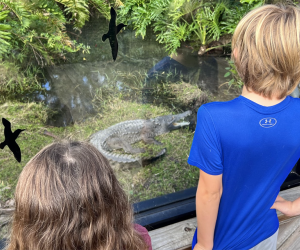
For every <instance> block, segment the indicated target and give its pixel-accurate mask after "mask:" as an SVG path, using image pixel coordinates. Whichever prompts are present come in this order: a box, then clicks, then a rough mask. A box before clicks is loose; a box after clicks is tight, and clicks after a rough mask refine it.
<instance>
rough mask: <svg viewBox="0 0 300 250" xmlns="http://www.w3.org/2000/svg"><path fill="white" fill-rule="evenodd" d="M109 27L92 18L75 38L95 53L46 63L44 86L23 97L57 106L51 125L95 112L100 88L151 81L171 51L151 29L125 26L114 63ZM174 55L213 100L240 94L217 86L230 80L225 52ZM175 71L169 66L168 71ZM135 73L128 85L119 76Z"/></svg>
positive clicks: (138, 96)
mask: <svg viewBox="0 0 300 250" xmlns="http://www.w3.org/2000/svg"><path fill="white" fill-rule="evenodd" d="M107 29H108V22H107V21H106V20H105V19H101V18H100V19H99V18H93V19H91V21H90V22H89V23H88V24H87V25H86V26H85V27H84V28H83V30H82V34H81V35H80V36H79V37H76V36H73V37H72V38H73V39H75V38H76V40H77V42H81V43H84V44H86V45H89V46H90V47H91V50H90V52H91V53H90V54H82V53H81V52H78V53H75V54H72V55H69V56H68V61H67V62H66V63H65V64H61V65H57V66H50V67H46V68H45V75H46V79H45V82H44V83H43V84H42V86H43V87H44V88H45V90H44V91H40V92H36V93H31V94H27V95H25V96H23V97H22V99H27V100H34V101H43V102H45V103H46V104H47V105H49V106H50V107H51V108H53V109H56V110H58V111H59V113H58V114H57V115H56V116H55V117H52V119H51V120H49V121H48V124H49V125H52V126H67V125H69V124H71V123H73V122H81V121H84V120H85V119H86V118H87V117H90V116H94V115H95V114H96V111H95V109H94V107H93V104H92V100H93V98H94V94H95V93H96V91H97V90H98V91H99V90H100V89H101V88H103V87H112V85H114V86H113V87H114V88H116V91H120V92H122V91H125V92H126V91H127V92H128V91H129V90H130V88H131V89H132V87H134V88H141V86H143V84H147V83H145V82H146V79H145V77H143V76H145V74H146V73H147V72H148V71H149V70H150V69H151V68H152V67H153V66H154V65H155V64H157V63H159V62H160V61H161V60H162V59H163V58H164V57H166V56H168V55H167V53H166V52H165V49H164V47H163V46H162V45H161V44H159V43H158V42H156V41H155V38H156V37H155V34H153V32H151V30H150V29H149V30H148V31H147V36H146V37H145V39H142V38H140V37H135V35H134V31H131V30H129V29H126V30H123V31H122V32H121V33H119V34H118V36H117V39H118V44H119V51H118V57H117V60H116V61H115V62H114V61H113V60H112V55H111V48H110V45H109V42H108V40H107V41H106V42H104V43H103V42H102V40H101V37H102V35H103V34H104V33H106V32H107ZM71 36H72V35H71ZM175 59H176V60H177V61H179V62H180V63H181V66H182V67H184V68H185V72H184V77H185V78H184V80H185V81H189V82H190V83H191V84H193V85H197V86H198V87H199V88H200V89H201V90H203V91H206V92H207V93H208V95H209V99H210V101H226V100H230V99H233V98H234V97H236V96H238V95H239V94H240V93H239V91H237V90H232V91H229V92H228V91H227V89H228V85H226V84H225V85H224V86H223V87H221V88H219V86H220V85H221V84H222V83H224V82H226V81H227V79H226V78H224V74H225V73H226V70H225V67H228V64H227V62H226V60H225V57H210V56H206V57H199V56H197V53H192V50H191V49H189V48H185V49H183V50H182V51H181V54H178V56H177V57H176V58H175ZM171 71H172V70H169V73H170V72H171ZM133 72H135V74H137V72H139V73H138V74H139V76H140V79H139V80H137V81H136V83H134V84H135V85H134V86H132V85H131V86H129V88H128V83H125V82H124V81H126V79H124V77H120V76H121V75H122V76H124V75H128V74H129V73H133ZM166 73H168V72H166ZM125 78H126V77H125ZM143 78H144V79H143ZM168 79H170V78H168ZM160 80H161V79H160ZM173 80H174V79H173ZM177 80H178V77H177ZM171 81H172V79H171ZM159 82H160V81H158V80H157V81H155V79H154V81H151V83H150V84H151V86H154V85H157V84H159ZM130 84H131V83H130ZM148 84H149V83H148ZM132 99H133V100H136V101H142V102H143V100H142V99H143V98H142V92H139V93H135V95H134V96H132ZM150 101H151V100H150ZM144 102H145V101H144ZM146 102H149V101H147V100H146Z"/></svg>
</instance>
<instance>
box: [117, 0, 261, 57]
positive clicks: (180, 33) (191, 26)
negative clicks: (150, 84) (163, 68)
mask: <svg viewBox="0 0 300 250" xmlns="http://www.w3.org/2000/svg"><path fill="white" fill-rule="evenodd" d="M249 1H250V0H249ZM253 1H254V2H253V3H252V2H251V3H248V2H245V3H243V4H241V3H239V2H236V1H231V0H223V1H213V0H210V1H204V0H156V1H150V0H126V1H125V2H124V6H121V7H120V8H121V10H120V12H119V20H120V22H125V23H127V24H128V25H129V26H131V27H133V29H134V30H135V31H136V36H138V35H141V36H142V38H144V37H145V35H146V30H147V27H148V26H150V25H151V26H153V28H154V31H155V32H157V41H159V42H160V43H163V44H165V48H166V50H167V51H168V52H169V53H170V54H172V53H176V49H177V48H178V47H180V45H181V44H182V42H184V41H189V42H190V43H191V44H192V45H193V46H194V47H195V48H196V49H200V48H201V47H204V49H205V51H208V50H209V49H208V48H207V45H208V44H209V43H210V42H212V41H215V40H218V39H219V38H220V37H221V36H222V35H225V34H233V32H234V30H235V27H236V25H237V24H238V22H239V20H240V19H241V18H242V17H243V16H244V14H245V13H247V12H248V11H249V10H250V9H251V8H254V7H255V6H256V5H257V2H259V3H264V2H262V1H261V0H253Z"/></svg>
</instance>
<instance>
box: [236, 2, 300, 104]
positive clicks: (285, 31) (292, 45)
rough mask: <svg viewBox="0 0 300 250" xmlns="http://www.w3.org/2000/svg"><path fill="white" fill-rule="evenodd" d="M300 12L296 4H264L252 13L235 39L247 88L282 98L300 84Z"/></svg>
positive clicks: (239, 67)
mask: <svg viewBox="0 0 300 250" xmlns="http://www.w3.org/2000/svg"><path fill="white" fill-rule="evenodd" d="M299 35H300V10H299V8H297V7H295V6H292V5H283V4H281V3H278V4H276V5H271V4H267V5H263V6H261V7H259V8H256V9H254V10H252V11H250V12H249V13H248V14H247V15H246V16H245V17H244V18H243V19H242V20H241V21H240V22H239V24H238V25H237V27H236V29H235V32H234V34H233V38H232V51H233V50H234V49H237V54H236V58H235V57H234V56H233V53H232V54H231V59H232V60H233V61H234V62H235V65H236V69H237V71H238V74H239V76H240V77H241V79H242V81H243V82H244V84H245V86H246V88H247V89H248V88H249V89H250V90H251V91H254V92H255V93H258V94H260V95H262V96H264V97H267V98H271V97H273V96H276V97H277V98H279V99H281V98H283V97H285V96H286V95H289V94H291V93H292V92H293V90H294V89H295V87H296V86H297V84H298V83H299V82H300V63H299V62H300V57H299V55H300V41H299Z"/></svg>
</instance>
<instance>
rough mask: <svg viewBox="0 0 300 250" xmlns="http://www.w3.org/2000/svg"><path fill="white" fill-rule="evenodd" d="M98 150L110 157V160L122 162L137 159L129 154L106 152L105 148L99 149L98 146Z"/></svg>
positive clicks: (137, 159)
mask: <svg viewBox="0 0 300 250" xmlns="http://www.w3.org/2000/svg"><path fill="white" fill-rule="evenodd" d="M98 150H99V151H100V153H101V154H103V156H105V157H106V158H107V159H110V160H113V161H117V162H123V163H128V162H136V161H139V158H137V157H133V156H130V155H121V154H116V153H112V152H108V151H106V150H104V149H102V148H101V149H99V148H98Z"/></svg>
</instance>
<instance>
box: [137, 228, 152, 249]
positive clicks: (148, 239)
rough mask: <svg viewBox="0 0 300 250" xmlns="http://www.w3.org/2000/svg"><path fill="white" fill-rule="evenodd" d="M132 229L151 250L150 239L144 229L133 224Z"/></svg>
mask: <svg viewBox="0 0 300 250" xmlns="http://www.w3.org/2000/svg"><path fill="white" fill-rule="evenodd" d="M134 229H135V230H136V231H138V232H139V234H140V235H142V236H143V238H144V240H145V242H146V243H147V245H148V246H149V248H148V249H149V250H152V244H151V238H150V235H149V233H148V231H147V229H146V228H144V227H143V226H141V225H139V224H134Z"/></svg>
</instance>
